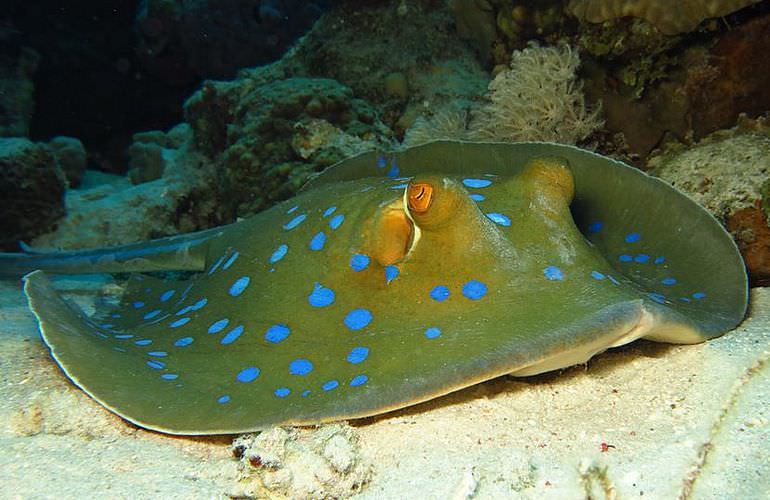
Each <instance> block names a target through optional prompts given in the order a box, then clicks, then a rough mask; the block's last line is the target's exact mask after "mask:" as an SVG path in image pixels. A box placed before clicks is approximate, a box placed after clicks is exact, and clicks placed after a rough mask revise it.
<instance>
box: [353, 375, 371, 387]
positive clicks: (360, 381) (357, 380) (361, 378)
mask: <svg viewBox="0 0 770 500" xmlns="http://www.w3.org/2000/svg"><path fill="white" fill-rule="evenodd" d="M368 380H369V377H367V376H366V375H357V376H355V377H353V380H351V381H350V387H358V386H359V385H364V384H365V383H366V382H367V381H368Z"/></svg>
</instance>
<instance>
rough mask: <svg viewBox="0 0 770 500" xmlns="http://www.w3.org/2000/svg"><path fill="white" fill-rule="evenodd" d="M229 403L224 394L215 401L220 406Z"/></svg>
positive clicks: (228, 398) (227, 397) (228, 397)
mask: <svg viewBox="0 0 770 500" xmlns="http://www.w3.org/2000/svg"><path fill="white" fill-rule="evenodd" d="M229 402H230V396H228V395H227V394H225V395H224V396H220V397H219V399H217V403H219V404H221V405H223V404H225V403H229Z"/></svg>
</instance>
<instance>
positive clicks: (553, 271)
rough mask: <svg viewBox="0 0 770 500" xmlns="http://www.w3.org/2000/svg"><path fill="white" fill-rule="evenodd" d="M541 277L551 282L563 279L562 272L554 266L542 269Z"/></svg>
mask: <svg viewBox="0 0 770 500" xmlns="http://www.w3.org/2000/svg"><path fill="white" fill-rule="evenodd" d="M543 275H544V276H545V277H546V279H548V280H551V281H561V280H563V279H564V272H563V271H562V270H561V269H559V268H558V267H556V266H548V267H546V268H545V269H543Z"/></svg>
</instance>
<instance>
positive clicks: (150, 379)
mask: <svg viewBox="0 0 770 500" xmlns="http://www.w3.org/2000/svg"><path fill="white" fill-rule="evenodd" d="M180 252H181V253H180ZM25 267H33V268H34V267H42V268H43V269H53V270H59V271H79V272H84V271H88V270H89V269H90V270H96V271H119V270H126V269H128V270H138V271H141V270H155V269H173V268H178V269H186V270H197V271H199V272H198V274H197V275H195V276H193V277H192V278H191V279H188V280H179V281H173V280H168V281H166V280H161V279H157V278H151V277H148V276H144V275H140V274H136V275H134V277H133V278H132V279H131V280H130V281H129V284H128V285H127V290H126V292H125V294H124V296H123V298H122V302H121V304H120V305H119V306H118V307H116V308H115V309H113V310H108V311H100V312H99V313H98V314H97V315H95V316H94V317H92V318H88V317H86V316H85V315H84V314H83V313H82V312H81V311H80V310H78V309H77V308H75V307H73V306H71V305H70V304H68V303H67V302H66V301H65V300H64V299H62V298H61V297H60V296H59V294H58V293H57V292H56V291H55V290H54V288H53V287H52V286H51V284H50V282H49V280H48V279H47V277H46V275H45V274H44V273H43V272H40V271H36V272H33V273H31V274H29V275H28V276H27V277H26V286H25V291H26V293H27V296H28V298H29V302H30V306H31V308H32V310H33V311H34V313H35V315H36V316H37V318H38V321H39V324H40V330H41V332H42V336H43V339H44V341H45V342H46V344H47V345H48V347H49V348H50V350H51V354H52V356H53V358H54V359H55V360H56V362H57V363H58V364H59V366H60V367H61V368H62V370H63V371H64V372H65V373H66V374H67V376H68V377H69V378H70V379H71V380H72V381H73V382H74V383H75V384H76V385H78V386H79V387H81V388H82V389H83V390H84V391H86V392H87V393H88V394H90V395H91V396H92V397H93V398H94V399H95V400H97V401H98V402H100V403H101V404H103V405H104V406H105V407H107V408H109V409H110V410H112V411H114V412H115V413H117V414H119V415H121V416H122V417H124V418H126V419H127V420H129V421H131V422H134V423H136V424H138V425H140V426H143V427H146V428H149V429H154V430H158V431H161V432H167V433H172V434H218V433H235V432H244V431H253V430H258V429H263V428H265V427H268V426H272V425H280V424H313V423H319V422H324V421H330V420H336V419H343V418H355V417H362V416H367V415H373V414H378V413H383V412H386V411H389V410H392V409H396V408H400V407H404V406H408V405H411V404H415V403H418V402H420V401H425V400H427V399H430V398H434V397H437V396H440V395H442V394H446V393H448V392H451V391H455V390H458V389H460V388H463V387H467V386H469V385H472V384H475V383H478V382H481V381H483V380H487V379H490V378H493V377H497V376H499V375H503V374H508V373H510V374H513V375H530V374H535V373H541V372H544V371H548V370H553V369H557V368H561V367H565V366H570V365H572V364H575V363H581V362H584V361H586V360H587V359H589V358H590V357H591V356H593V355H594V354H596V353H598V352H601V351H603V350H605V349H607V348H609V347H613V346H617V345H621V344H624V343H627V342H630V341H633V340H635V339H637V338H640V337H645V338H648V339H652V340H656V341H664V342H673V343H693V342H700V341H703V340H706V339H708V338H711V337H715V336H718V335H721V334H722V333H724V332H725V331H727V330H729V329H731V328H733V327H734V326H735V325H736V324H737V323H738V322H740V320H741V319H742V318H743V316H744V314H745V310H746V303H747V279H746V273H745V270H744V266H743V262H742V260H741V258H740V255H739V253H738V251H737V249H736V247H735V245H734V243H733V241H732V239H731V238H730V236H729V235H728V234H727V233H726V232H725V231H724V230H723V229H722V228H721V227H720V226H719V224H718V223H717V222H716V221H715V220H714V219H713V217H711V216H710V215H709V214H708V213H707V212H706V211H705V210H704V209H702V208H700V207H699V206H697V205H696V204H695V203H694V202H693V201H691V200H690V199H689V198H687V197H686V196H684V195H682V194H681V193H679V192H677V191H676V190H674V189H673V188H671V187H670V186H668V185H666V184H665V183H663V182H661V181H659V180H657V179H653V178H651V177H649V176H647V175H645V174H644V173H642V172H639V171H637V170H635V169H633V168H631V167H628V166H626V165H624V164H622V163H619V162H617V161H614V160H610V159H608V158H604V157H602V156H599V155H596V154H594V153H590V152H588V151H584V150H580V149H578V148H574V147H570V146H562V145H556V144H547V143H519V144H483V143H460V142H449V141H441V142H436V143H431V144H428V145H424V146H419V147H416V148H412V149H409V150H407V151H404V152H400V153H394V154H392V155H387V156H386V157H383V156H378V155H377V154H375V153H370V154H365V155H361V156H359V157H355V158H352V159H349V160H346V161H343V162H341V163H340V164H338V165H336V166H334V167H332V168H330V169H329V170H327V172H325V173H324V174H322V175H321V176H319V177H318V178H316V179H314V180H313V181H311V182H310V183H309V184H308V186H307V187H306V188H305V189H303V191H302V192H301V193H300V194H299V195H298V196H296V197H295V198H293V199H290V200H288V201H286V202H283V203H281V204H279V205H277V206H275V207H273V208H271V209H269V210H266V211H264V212H262V213H259V214H257V215H255V216H253V217H250V218H248V219H245V220H243V221H241V222H238V223H236V224H233V225H230V226H225V227H223V228H218V229H216V230H209V231H207V232H204V233H198V234H195V235H187V236H181V237H174V238H170V239H165V240H160V241H155V242H148V243H146V244H144V245H141V244H137V245H130V246H127V247H123V248H120V249H107V250H101V251H91V252H86V253H77V252H76V253H70V254H65V255H60V256H57V255H48V254H42V255H35V254H30V255H5V256H3V257H2V258H0V268H2V270H3V271H4V272H5V273H13V272H18V271H20V270H22V269H23V268H25Z"/></svg>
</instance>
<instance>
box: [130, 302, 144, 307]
mask: <svg viewBox="0 0 770 500" xmlns="http://www.w3.org/2000/svg"><path fill="white" fill-rule="evenodd" d="M131 305H132V306H134V309H141V308H143V307H144V302H142V301H141V300H137V301H136V302H134V303H133V304H131Z"/></svg>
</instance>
